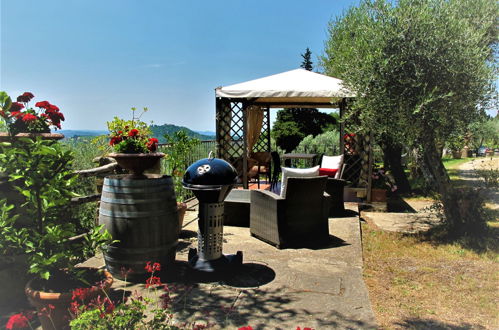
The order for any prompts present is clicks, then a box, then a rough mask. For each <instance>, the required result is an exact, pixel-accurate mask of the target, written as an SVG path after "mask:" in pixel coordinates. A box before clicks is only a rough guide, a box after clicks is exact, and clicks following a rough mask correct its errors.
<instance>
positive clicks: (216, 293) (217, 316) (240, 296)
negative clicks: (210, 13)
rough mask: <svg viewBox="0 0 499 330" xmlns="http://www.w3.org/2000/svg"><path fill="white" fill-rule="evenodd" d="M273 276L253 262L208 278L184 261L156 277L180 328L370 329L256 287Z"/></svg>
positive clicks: (281, 290) (292, 295)
mask: <svg viewBox="0 0 499 330" xmlns="http://www.w3.org/2000/svg"><path fill="white" fill-rule="evenodd" d="M275 276H276V274H275V272H274V270H273V269H271V268H269V267H268V266H266V265H263V264H257V263H245V264H243V265H241V266H239V267H234V268H233V269H228V270H227V271H226V272H223V273H222V274H218V275H213V276H211V275H209V274H206V273H201V272H197V271H195V270H193V269H192V268H190V266H189V265H188V263H187V262H177V263H176V269H171V268H170V271H169V272H168V273H162V274H161V280H162V282H164V283H167V285H168V288H169V289H168V290H169V291H170V292H171V294H172V297H173V304H172V309H173V312H174V318H175V319H176V320H177V321H178V322H179V323H180V324H183V323H186V324H192V323H193V322H199V323H206V322H207V323H210V324H215V325H217V326H220V327H221V328H237V327H242V326H246V325H251V326H252V327H253V329H255V330H256V329H268V328H269V326H270V325H271V326H272V328H273V329H289V328H290V326H292V328H293V329H295V328H296V326H301V327H305V326H312V327H317V328H319V329H321V328H322V329H327V328H329V329H333V328H369V327H372V325H370V324H366V323H364V322H362V321H358V320H356V319H353V318H349V317H347V316H345V315H343V314H341V313H339V312H336V311H330V310H327V311H323V312H320V313H318V312H317V311H314V310H311V309H308V308H307V307H308V306H303V305H300V304H299V302H300V301H301V300H302V299H303V297H302V296H300V294H298V293H296V292H294V291H292V290H291V291H290V290H289V289H288V288H285V287H266V288H265V289H262V288H261V286H263V285H265V284H268V283H271V282H272V281H273V280H274V279H275ZM160 291H161V290H160ZM159 294H161V292H159ZM290 322H292V323H293V324H290ZM311 323H315V325H314V324H311ZM279 324H282V327H280V326H279ZM317 325H318V326H317Z"/></svg>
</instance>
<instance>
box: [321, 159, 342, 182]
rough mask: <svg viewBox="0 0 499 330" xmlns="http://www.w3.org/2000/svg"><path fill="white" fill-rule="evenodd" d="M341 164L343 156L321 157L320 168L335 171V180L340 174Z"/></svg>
mask: <svg viewBox="0 0 499 330" xmlns="http://www.w3.org/2000/svg"><path fill="white" fill-rule="evenodd" d="M342 164H343V155H340V156H325V155H324V156H322V162H321V168H322V169H325V168H328V169H332V170H336V174H335V176H334V177H335V178H337V177H338V176H339V174H340V171H339V170H340V168H341V166H342ZM326 175H329V174H326Z"/></svg>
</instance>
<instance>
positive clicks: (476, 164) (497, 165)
mask: <svg viewBox="0 0 499 330" xmlns="http://www.w3.org/2000/svg"><path fill="white" fill-rule="evenodd" d="M478 169H485V170H490V169H495V170H499V157H484V158H475V159H473V160H472V161H470V162H467V163H464V164H461V166H459V177H460V178H461V179H462V180H466V181H467V182H468V184H469V185H470V186H474V187H478V186H483V182H484V181H483V179H482V178H480V177H479V176H478V175H477V173H476V170H478ZM487 195H488V196H487V197H488V202H487V203H486V206H487V207H489V208H492V209H499V189H497V188H490V189H489V191H488V193H487Z"/></svg>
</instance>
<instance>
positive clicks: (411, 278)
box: [362, 224, 499, 329]
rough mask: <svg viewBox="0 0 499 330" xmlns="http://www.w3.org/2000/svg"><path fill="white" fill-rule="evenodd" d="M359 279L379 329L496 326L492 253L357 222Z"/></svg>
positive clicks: (496, 275)
mask: <svg viewBox="0 0 499 330" xmlns="http://www.w3.org/2000/svg"><path fill="white" fill-rule="evenodd" d="M362 239H363V249H364V279H365V282H366V284H367V286H368V288H369V295H370V299H371V303H372V305H373V310H374V312H375V315H376V318H377V322H378V324H379V326H380V327H381V328H384V329H394V328H417V329H428V328H442V329H443V328H451V327H454V326H458V327H464V328H468V327H472V328H480V327H485V328H491V329H492V328H497V327H499V318H498V313H497V304H498V303H499V297H498V295H497V284H498V283H499V271H498V270H499V267H498V263H499V262H498V260H497V253H487V254H477V253H475V252H473V251H472V250H470V249H465V248H463V247H462V246H461V245H459V244H438V245H436V244H432V243H431V242H429V241H424V240H421V237H417V236H404V235H402V234H399V233H389V232H383V231H380V230H378V229H376V228H375V227H374V226H372V225H371V224H363V226H362Z"/></svg>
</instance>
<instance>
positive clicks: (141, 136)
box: [107, 108, 165, 179]
mask: <svg viewBox="0 0 499 330" xmlns="http://www.w3.org/2000/svg"><path fill="white" fill-rule="evenodd" d="M135 111H136V108H132V120H123V119H120V118H118V117H114V120H113V121H112V122H108V123H107V126H108V128H109V131H110V141H109V144H110V145H111V146H112V147H113V149H114V150H115V151H116V152H114V153H111V154H109V156H110V157H113V158H114V159H116V161H117V162H118V164H119V165H120V166H121V167H123V168H125V169H127V170H129V171H130V172H131V175H130V176H129V178H132V179H143V178H145V176H144V175H143V172H144V171H145V170H147V169H149V168H152V167H154V166H155V165H156V164H158V161H159V159H160V158H162V157H164V156H165V154H164V153H161V152H156V150H157V148H158V140H157V139H156V138H151V137H149V136H150V134H151V131H150V129H149V126H148V125H147V124H146V123H145V122H143V121H141V120H140V116H138V117H136V116H135ZM146 111H147V108H144V110H143V112H142V114H143V113H144V112H146ZM142 114H141V115H142Z"/></svg>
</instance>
